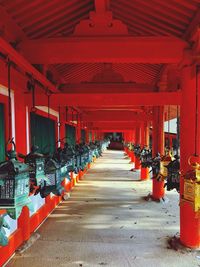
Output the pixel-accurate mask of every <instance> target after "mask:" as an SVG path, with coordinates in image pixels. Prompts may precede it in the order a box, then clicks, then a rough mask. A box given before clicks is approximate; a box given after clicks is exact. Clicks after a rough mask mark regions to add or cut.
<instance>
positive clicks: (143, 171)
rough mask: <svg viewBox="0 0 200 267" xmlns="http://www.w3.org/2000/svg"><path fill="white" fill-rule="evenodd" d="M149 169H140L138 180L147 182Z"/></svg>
mask: <svg viewBox="0 0 200 267" xmlns="http://www.w3.org/2000/svg"><path fill="white" fill-rule="evenodd" d="M149 177H150V176H149V168H143V167H141V173H140V180H142V181H144V180H149Z"/></svg>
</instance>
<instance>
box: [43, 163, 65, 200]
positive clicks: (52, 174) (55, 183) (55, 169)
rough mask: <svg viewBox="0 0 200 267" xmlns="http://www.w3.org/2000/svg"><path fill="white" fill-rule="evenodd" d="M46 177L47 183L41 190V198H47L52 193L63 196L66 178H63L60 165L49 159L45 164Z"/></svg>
mask: <svg viewBox="0 0 200 267" xmlns="http://www.w3.org/2000/svg"><path fill="white" fill-rule="evenodd" d="M45 175H46V178H47V181H45V184H44V186H43V187H42V188H41V190H40V195H41V197H43V198H44V197H46V196H48V195H49V194H50V193H53V194H54V195H57V196H61V194H62V192H63V191H64V187H63V186H62V185H61V183H62V181H63V180H64V178H63V177H62V176H61V170H60V165H59V164H58V163H57V162H56V161H55V160H53V159H52V158H47V159H46V163H45Z"/></svg>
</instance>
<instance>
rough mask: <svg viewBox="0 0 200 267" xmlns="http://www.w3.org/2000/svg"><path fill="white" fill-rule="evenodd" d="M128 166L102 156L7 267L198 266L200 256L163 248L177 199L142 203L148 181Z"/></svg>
mask: <svg viewBox="0 0 200 267" xmlns="http://www.w3.org/2000/svg"><path fill="white" fill-rule="evenodd" d="M128 162H129V160H127V159H124V155H123V152H119V151H107V152H106V153H104V156H103V157H102V158H100V159H98V160H97V162H96V163H95V165H94V166H93V168H92V169H91V170H89V172H88V173H87V175H85V177H84V180H83V181H81V182H80V183H79V185H78V186H77V187H76V188H75V189H74V190H73V192H72V194H71V198H70V200H68V201H65V202H63V203H61V204H60V206H59V207H58V208H57V209H56V210H55V211H54V212H53V214H52V215H51V216H50V217H49V218H48V220H47V221H46V222H45V223H44V224H43V225H42V227H41V228H40V229H39V230H38V232H39V233H40V235H41V237H40V239H39V240H37V241H36V242H35V243H34V244H33V245H32V247H31V248H29V249H28V250H27V251H26V252H25V253H24V254H23V255H21V256H15V257H14V259H13V260H12V262H10V263H9V264H8V265H7V266H9V267H26V266H27V267H45V266H48V267H51V266H52V267H53V266H59V267H64V266H70V267H73V266H74V267H75V266H78V267H81V266H82V267H96V266H98V267H99V266H108V267H110V266H112V267H125V266H127V267H130V266H136V267H147V266H148V267H164V266H170V267H179V266H180V267H197V266H200V259H199V258H200V253H199V254H198V252H184V251H178V252H176V251H174V250H171V249H167V239H168V237H169V236H173V235H174V234H176V233H177V232H178V231H179V214H178V210H179V208H178V194H177V193H176V192H175V191H172V192H170V193H168V194H167V196H168V198H169V200H170V201H169V202H168V203H167V204H162V203H154V202H145V201H144V200H143V199H142V197H143V196H145V195H147V194H148V193H149V192H150V191H151V181H147V182H140V181H137V180H138V179H139V173H133V172H130V171H129V169H130V168H131V165H130V164H128ZM198 255H199V256H198Z"/></svg>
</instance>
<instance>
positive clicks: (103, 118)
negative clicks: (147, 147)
mask: <svg viewBox="0 0 200 267" xmlns="http://www.w3.org/2000/svg"><path fill="white" fill-rule="evenodd" d="M82 119H83V121H85V122H112V121H118V122H125V121H151V120H152V114H146V113H144V112H141V113H137V112H133V111H132V112H131V111H117V110H115V111H113V110H111V111H93V112H87V113H86V114H83V115H82Z"/></svg>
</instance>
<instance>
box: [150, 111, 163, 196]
mask: <svg viewBox="0 0 200 267" xmlns="http://www.w3.org/2000/svg"><path fill="white" fill-rule="evenodd" d="M152 150H153V151H152V152H153V157H155V155H156V154H157V153H160V154H161V155H163V154H164V107H160V106H158V107H154V109H153V138H152ZM164 195H165V190H164V181H158V180H157V179H153V188H152V198H153V199H155V200H159V199H161V198H163V197H164Z"/></svg>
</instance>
